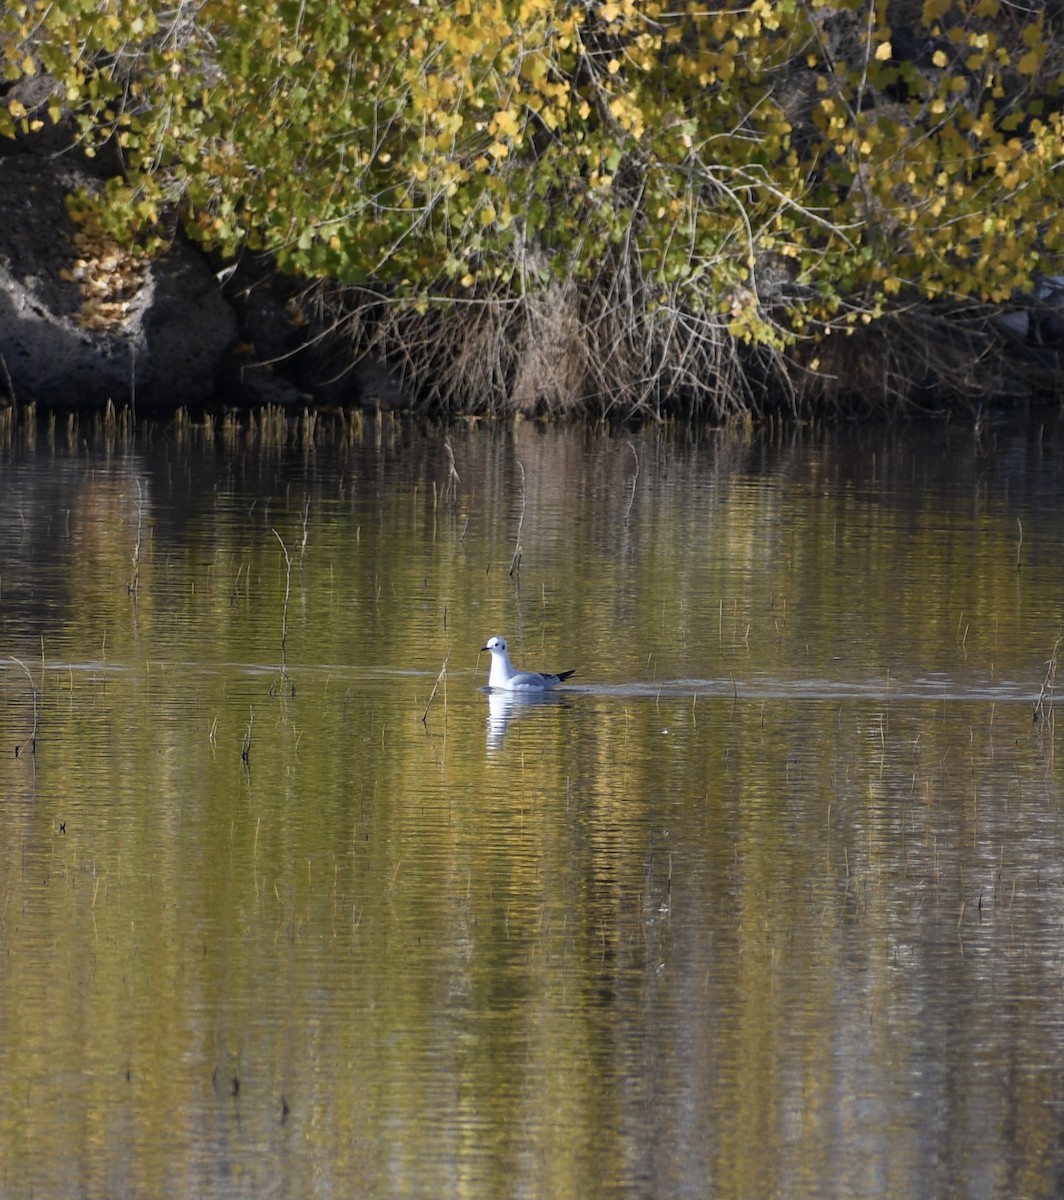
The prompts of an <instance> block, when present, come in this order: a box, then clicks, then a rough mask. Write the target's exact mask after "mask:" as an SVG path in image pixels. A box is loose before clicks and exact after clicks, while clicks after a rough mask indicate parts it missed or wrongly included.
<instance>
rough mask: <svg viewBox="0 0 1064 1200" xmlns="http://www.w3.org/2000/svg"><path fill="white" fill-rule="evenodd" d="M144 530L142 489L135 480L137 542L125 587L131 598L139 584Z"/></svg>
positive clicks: (138, 481) (134, 546)
mask: <svg viewBox="0 0 1064 1200" xmlns="http://www.w3.org/2000/svg"><path fill="white" fill-rule="evenodd" d="M143 529H144V489H143V488H142V487H141V483H140V480H139V479H138V480H137V540H136V542H135V543H134V545H133V572H132V574H131V575H130V577H129V583H128V584H127V585H126V591H128V592H129V594H130V595H131V596H133V597H135V596H136V594H137V584H138V583H139V582H140V543H141V534H142V532H143Z"/></svg>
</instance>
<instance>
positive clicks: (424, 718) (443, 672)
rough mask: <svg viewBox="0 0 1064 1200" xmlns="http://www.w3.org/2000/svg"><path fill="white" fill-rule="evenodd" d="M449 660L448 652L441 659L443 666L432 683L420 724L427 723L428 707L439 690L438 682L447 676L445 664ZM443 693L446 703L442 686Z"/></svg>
mask: <svg viewBox="0 0 1064 1200" xmlns="http://www.w3.org/2000/svg"><path fill="white" fill-rule="evenodd" d="M450 660H451V656H450V655H449V654H448V655H447V657H446V658H445V659H444V660H443V666H442V667H440V673H439V675H437V676H436V682H435V683H434V684H433V685H432V695H431V696H429V702H428V704H426V705H425V711H424V712H423V713H422V714H421V724H422V725H425V726H427V725H428V723H429V709H430V708H431V707H432V702H433V700H435V699H436V693H437V692H438V691H439V688H440V684H441V683H443V681H444V680H445V679H446V677H447V664H448V663H449V662H450ZM443 694H444V702H445V703H446V698H447V691H446V687H445V688H444V693H443Z"/></svg>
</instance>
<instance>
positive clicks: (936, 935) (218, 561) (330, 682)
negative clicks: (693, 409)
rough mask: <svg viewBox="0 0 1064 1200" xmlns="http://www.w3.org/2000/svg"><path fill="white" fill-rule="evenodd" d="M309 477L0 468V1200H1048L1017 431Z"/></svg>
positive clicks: (1061, 860)
mask: <svg viewBox="0 0 1064 1200" xmlns="http://www.w3.org/2000/svg"><path fill="white" fill-rule="evenodd" d="M334 432H335V431H334ZM320 433H321V431H319V438H318V441H317V444H314V442H312V441H308V440H306V439H305V438H304V437H303V436H300V435H298V434H296V433H295V432H293V435H292V438H291V444H290V445H289V446H286V447H283V448H278V447H269V446H263V445H261V444H260V443H259V442H258V441H257V440H256V438H254V437H252V436H241V435H238V434H233V433H232V432H230V433H229V434H228V435H227V436H225V437H222V436H218V437H213V436H210V435H209V434H208V433H207V432H205V431H196V430H193V431H192V432H191V433H187V432H186V433H185V434H184V435H180V436H179V434H178V433H177V432H167V431H164V430H161V429H156V430H154V431H151V430H148V429H142V430H140V431H138V433H137V435H136V438H135V439H134V440H133V441H131V442H128V443H123V444H115V443H114V442H111V443H108V442H106V441H104V440H102V439H94V438H92V437H86V438H79V437H76V436H72V437H69V438H68V437H66V436H63V437H61V438H58V439H56V438H52V439H50V438H48V437H47V436H45V435H43V434H42V435H40V436H39V437H38V439H37V441H36V442H35V443H33V442H30V443H27V442H18V443H16V444H14V445H9V446H7V447H6V448H5V449H3V450H2V451H0V480H2V484H3V488H4V504H3V506H2V509H0V639H2V641H0V649H2V655H0V701H2V704H0V788H2V792H0V796H2V801H3V805H4V819H3V821H2V822H0V956H2V970H0V1195H2V1196H4V1197H22V1196H27V1197H28V1196H56V1197H94V1198H95V1197H100V1198H104V1197H127V1196H128V1197H150V1196H164V1195H171V1196H178V1195H187V1196H201V1197H227V1198H228V1197H242V1196H246V1197H266V1196H278V1197H287V1196H291V1197H312V1196H322V1197H365V1198H367V1200H368V1198H378V1197H430V1196H431V1197H471V1198H474V1200H480V1198H483V1200H493V1198H496V1197H502V1196H505V1197H521V1198H523V1197H529V1198H539V1197H559V1198H571V1197H577V1196H580V1197H597V1196H601V1197H618V1198H625V1200H627V1198H629V1197H631V1198H642V1197H654V1198H656V1197H662V1198H666V1197H668V1198H674V1197H692V1198H694V1197H699V1198H702V1197H707V1196H712V1197H714V1198H718V1200H730V1198H734V1200H745V1198H748V1197H755V1196H756V1197H762V1198H771V1197H780V1198H788V1200H793V1198H804V1197H810V1198H812V1197H825V1196H835V1197H880V1196H883V1197H886V1196H892V1197H896V1196H936V1197H938V1196H942V1197H945V1196H963V1197H968V1196H978V1197H1015V1196H1024V1197H1043V1196H1045V1197H1048V1196H1055V1195H1058V1194H1060V1191H1061V1188H1062V1186H1064V822H1062V819H1061V816H1062V800H1064V796H1062V769H1061V765H1060V763H1059V762H1058V755H1057V745H1058V736H1059V735H1058V734H1057V732H1056V729H1055V718H1054V709H1053V702H1054V700H1055V690H1054V689H1055V685H1056V652H1057V649H1058V647H1057V642H1058V638H1059V637H1060V635H1061V631H1062V628H1064V429H1062V428H1061V427H1060V426H1058V425H1051V426H1049V427H1031V428H1025V429H1022V430H1019V431H1013V430H1009V429H1006V428H1002V429H988V430H987V429H984V430H983V432H982V433H981V435H976V434H975V433H973V432H972V431H971V430H961V429H958V428H940V427H933V428H924V429H917V430H910V431H907V432H902V433H898V432H884V431H876V432H872V433H869V432H863V433H861V432H849V433H847V432H834V433H830V432H829V433H826V432H817V431H810V430H805V431H799V432H797V433H794V434H787V435H785V436H780V435H775V436H773V435H768V434H766V435H752V434H751V435H745V436H744V435H738V434H707V435H705V436H704V437H701V438H699V439H686V438H684V437H682V436H678V435H670V434H667V433H661V432H658V431H652V432H648V433H645V434H640V435H632V436H630V437H629V436H621V437H616V438H607V437H604V436H599V435H595V434H588V433H580V432H573V431H558V430H549V429H542V428H539V427H536V426H532V425H527V424H526V425H519V426H517V427H514V428H495V429H485V428H482V427H477V426H470V427H460V428H455V429H451V430H450V431H448V432H443V431H428V432H424V431H421V432H418V431H415V430H414V429H412V428H409V427H407V426H404V425H401V424H399V423H396V422H388V421H384V422H382V423H381V424H379V425H378V424H376V423H374V422H370V423H369V424H367V426H366V427H365V429H364V431H362V432H361V433H353V434H351V435H350V436H345V437H339V436H333V437H324V436H320ZM452 453H453V469H452V459H451V454H452ZM134 558H136V575H135V581H136V587H135V590H134V591H131V590H130V585H131V583H132V582H133V580H134ZM493 633H499V634H503V635H504V636H506V637H507V638H508V640H509V641H510V644H511V648H512V650H513V651H514V657H515V660H516V661H518V662H519V663H521V664H524V665H527V666H530V667H532V668H538V669H550V670H558V669H565V668H569V667H575V668H576V670H577V674H576V675H575V676H574V678H573V680H572V681H571V685H570V686H567V687H566V688H564V689H563V690H562V691H559V692H558V693H557V694H555V695H553V696H551V697H550V698H549V699H548V701H547V702H544V703H540V704H517V705H507V704H505V703H503V702H500V701H499V700H498V699H497V698H489V696H488V695H487V694H486V693H485V692H484V691H483V690H482V688H483V685H484V683H485V681H486V678H487V669H488V661H487V660H488V656H487V655H486V654H481V655H479V656H478V649H479V647H481V646H482V645H483V644H484V641H485V639H486V638H487V637H488V636H489V635H490V634H493ZM444 668H445V669H444ZM1036 709H1037V711H1036ZM423 718H424V720H423ZM34 735H35V740H34ZM16 751H17V753H16Z"/></svg>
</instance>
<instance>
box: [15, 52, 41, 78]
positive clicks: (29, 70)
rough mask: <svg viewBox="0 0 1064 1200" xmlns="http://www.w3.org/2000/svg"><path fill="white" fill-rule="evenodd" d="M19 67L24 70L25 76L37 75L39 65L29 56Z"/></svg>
mask: <svg viewBox="0 0 1064 1200" xmlns="http://www.w3.org/2000/svg"><path fill="white" fill-rule="evenodd" d="M19 66H20V67H21V68H22V74H23V75H36V74H37V64H36V63H35V62H34V61H33V59H32V58H31V57H30V56H29V55H28V54H27V55H26V57H25V58H24V59H23V60H22V62H21V63H19Z"/></svg>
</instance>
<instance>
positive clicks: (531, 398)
mask: <svg viewBox="0 0 1064 1200" xmlns="http://www.w3.org/2000/svg"><path fill="white" fill-rule="evenodd" d="M1062 47H1064V42H1062V40H1061V39H1060V38H1059V37H1058V36H1057V35H1056V32H1055V29H1054V23H1053V19H1052V15H1051V10H1050V9H1049V8H1048V7H1045V6H1043V5H1039V4H1032V5H1028V6H1025V7H1021V6H1019V5H1018V4H1016V3H1012V2H1004V0H923V2H922V3H921V2H920V0H893V3H890V2H888V0H832V2H830V3H826V2H824V0H778V2H772V0H748V2H747V0H741V2H740V0H722V2H721V3H719V4H716V3H715V4H713V5H708V4H706V3H705V2H704V0H679V2H670V3H667V4H666V3H663V2H661V0H652V2H649V3H636V0H589V2H587V3H572V2H568V0H482V2H476V3H474V2H472V0H457V2H454V0H421V2H420V3H416V4H415V3H407V2H404V3H400V4H396V3H386V2H384V0H262V3H257V4H254V5H253V4H245V3H240V2H237V0H198V2H189V3H180V4H178V5H176V6H174V7H172V8H165V7H163V6H161V5H159V4H158V3H157V2H155V0H124V2H122V3H118V0H47V2H45V0H24V2H23V3H16V4H15V5H13V6H11V5H9V6H7V7H6V8H5V10H4V12H3V14H2V15H0V53H2V55H3V74H4V79H5V80H6V85H5V86H6V88H7V89H8V90H7V92H6V94H5V95H3V96H0V135H2V134H6V135H8V136H14V135H16V134H18V133H19V132H21V133H23V134H25V133H30V132H32V130H33V129H34V128H35V127H40V126H41V125H43V124H44V123H46V122H49V121H58V120H60V119H61V118H63V117H64V114H66V113H72V114H73V116H74V118H75V120H76V122H77V133H78V137H79V138H80V139H81V140H82V142H83V144H84V147H85V149H86V151H87V152H89V153H93V152H95V151H97V150H98V149H99V148H100V147H101V146H102V145H104V144H109V145H110V146H112V147H114V148H117V149H118V151H119V153H120V159H121V168H122V169H121V172H120V174H119V175H118V176H117V177H116V178H114V179H113V180H112V181H111V182H110V183H109V185H108V187H107V188H106V191H105V194H104V195H103V196H102V197H101V198H100V199H99V200H98V202H97V204H96V208H95V212H94V217H93V219H94V221H96V222H97V223H98V224H100V225H102V226H103V227H104V229H105V230H107V231H108V232H110V234H111V235H112V236H113V237H115V238H116V239H128V238H130V237H131V236H133V237H135V238H138V239H140V240H141V242H142V243H144V244H145V245H149V246H151V245H153V244H158V243H159V241H160V240H162V241H165V239H166V238H167V237H168V236H171V235H172V230H173V228H174V227H175V223H176V222H180V224H181V225H182V226H183V227H184V228H185V229H186V230H187V231H188V232H189V233H191V234H192V236H193V237H195V238H197V239H198V240H199V241H201V242H202V243H203V244H204V245H205V246H207V247H210V248H212V249H213V250H215V251H216V252H218V253H219V254H221V255H223V256H226V257H228V258H231V259H235V258H239V257H240V256H242V255H248V254H256V253H260V252H261V253H267V254H269V255H270V256H272V258H273V259H274V260H275V261H276V263H277V264H278V266H279V267H280V268H281V269H282V270H283V271H285V272H290V273H292V274H293V275H295V276H298V277H302V278H305V279H306V280H307V281H308V282H309V281H324V282H323V283H322V285H321V286H320V287H318V288H317V289H316V291H315V292H314V296H315V300H316V303H317V306H318V313H319V316H320V318H321V321H322V322H323V323H324V327H326V328H333V329H334V330H336V331H338V332H342V333H343V334H344V335H345V336H347V337H348V338H349V339H350V343H351V346H352V352H353V353H355V354H357V353H361V352H364V351H365V350H366V349H367V347H373V348H374V349H376V350H378V351H379V352H380V353H382V354H383V355H384V356H385V357H386V358H387V359H388V360H389V361H390V362H391V363H393V364H394V365H395V366H396V367H397V369H399V370H400V371H401V372H403V374H404V376H405V378H406V380H407V382H408V384H409V385H410V386H411V387H412V388H413V389H414V390H416V391H417V393H418V394H419V395H420V396H421V397H422V399H423V401H424V402H426V403H437V404H440V405H446V406H448V407H461V408H464V409H473V410H482V411H497V410H501V409H505V408H506V407H508V406H510V407H513V406H516V407H523V408H526V409H536V408H547V409H564V408H569V407H578V408H580V409H582V410H587V409H588V408H590V409H591V410H592V411H596V412H605V411H610V410H616V411H618V412H621V413H623V414H629V413H632V412H637V411H645V412H655V413H656V412H661V411H663V410H664V409H670V408H672V409H675V408H678V407H684V408H687V409H689V410H692V411H700V412H704V413H710V414H713V415H717V416H720V415H725V414H728V413H733V412H738V411H748V410H750V409H757V408H759V407H763V406H764V405H765V404H766V403H779V402H782V403H786V404H791V405H794V406H799V405H803V404H806V403H822V402H823V401H824V400H825V399H828V400H831V401H833V402H834V401H838V400H839V399H840V398H841V397H844V396H845V395H846V394H847V393H848V392H852V391H855V390H856V389H855V387H854V384H853V382H852V381H853V380H854V379H857V378H861V379H866V378H867V379H868V380H871V381H872V382H873V383H874V384H875V385H876V388H878V392H881V393H882V400H883V402H884V403H889V401H890V399H891V397H892V396H898V397H904V396H907V395H908V396H914V395H916V394H918V393H919V392H920V391H921V389H923V390H926V389H928V388H934V387H946V388H950V387H952V388H954V389H955V390H957V391H958V392H963V391H966V390H967V389H969V388H971V387H973V386H974V387H976V388H977V389H978V388H983V389H986V388H988V387H997V386H999V385H1000V384H1001V382H1002V380H1001V377H1000V375H994V373H993V372H992V371H982V372H975V371H974V370H967V371H966V370H965V369H964V365H965V363H969V364H971V363H974V362H975V361H977V360H979V358H980V357H981V356H984V355H985V354H986V353H987V350H988V347H989V346H990V345H991V342H992V337H991V334H990V333H989V332H988V324H987V319H986V318H987V314H988V313H989V312H990V311H991V308H992V306H996V305H1000V304H1001V303H1002V302H1005V301H1007V300H1008V299H1009V298H1010V296H1012V295H1013V294H1014V293H1015V292H1016V291H1023V290H1031V289H1033V288H1034V287H1035V285H1036V282H1037V279H1038V277H1039V275H1040V274H1054V273H1056V272H1057V270H1058V268H1057V265H1056V264H1057V262H1058V256H1059V253H1060V250H1061V244H1062V237H1064V204H1062V202H1061V201H1062V199H1064V196H1062V189H1061V183H1060V167H1061V163H1062V161H1064V115H1062V114H1064V102H1062V95H1061V84H1062V81H1064V75H1062V65H1064V56H1062ZM45 75H46V76H48V77H49V78H50V79H51V80H54V85H53V86H52V87H51V88H50V89H48V90H46V91H45V92H44V93H43V94H41V95H39V96H38V98H37V99H36V101H35V102H34V103H32V104H31V103H27V102H26V100H25V99H21V98H20V96H25V95H26V94H27V92H26V90H25V89H24V88H20V86H19V85H21V84H24V83H25V82H26V80H27V79H30V78H34V77H37V76H45ZM885 321H886V322H887V323H884V322H885ZM944 341H946V342H948V343H950V345H951V346H952V347H953V350H954V351H955V353H953V354H952V355H951V354H945V355H943V354H941V353H939V351H940V349H941V347H942V344H943V342H944ZM907 342H911V345H907ZM932 351H935V352H934V353H932ZM906 354H909V355H911V364H912V365H911V367H910V368H909V369H908V370H907V369H906V367H905V363H904V362H903V361H899V355H901V356H904V355H906ZM973 356H974V357H973ZM848 362H850V364H851V366H850V368H849V369H848V367H847V363H848ZM880 367H882V368H883V369H882V370H880ZM848 375H849V377H850V380H851V382H847V377H848ZM860 390H861V391H862V393H864V394H865V395H866V398H867V397H868V395H869V393H868V392H867V388H866V387H865V386H864V385H863V384H862V385H861V387H860ZM873 390H875V389H873ZM766 397H771V398H772V399H771V400H766ZM874 398H875V401H876V402H877V403H878V402H879V399H880V397H879V395H878V394H877V395H876V396H875V397H874Z"/></svg>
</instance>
